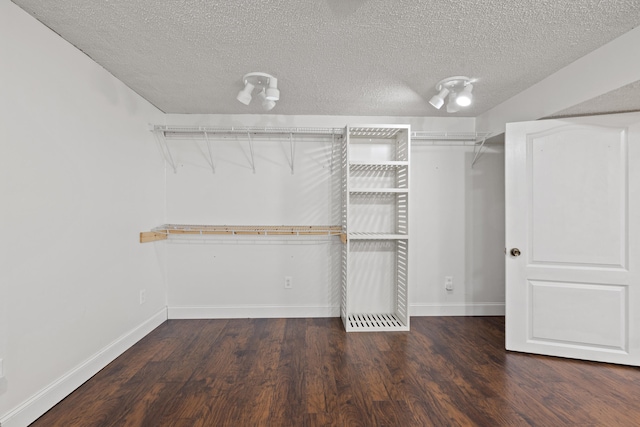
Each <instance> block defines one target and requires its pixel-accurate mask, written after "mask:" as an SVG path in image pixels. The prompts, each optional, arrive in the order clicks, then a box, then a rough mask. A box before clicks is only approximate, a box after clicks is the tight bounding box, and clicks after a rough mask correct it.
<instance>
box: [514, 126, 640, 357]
mask: <svg viewBox="0 0 640 427" xmlns="http://www.w3.org/2000/svg"><path fill="white" fill-rule="evenodd" d="M505 174H506V177H505V178H506V197H507V200H506V244H507V246H506V247H507V249H508V250H507V254H506V256H507V259H506V278H507V289H506V315H507V316H506V347H507V349H509V350H514V351H524V352H531V353H539V354H548V355H553V356H562V357H572V358H579V359H588V360H598V361H604V362H613V363H623V364H630V365H640V337H639V334H640V293H639V291H640V283H639V280H640V275H639V272H638V269H639V268H640V114H637V113H632V114H616V115H608V116H594V117H582V118H574V119H562V120H544V121H537V122H523V123H512V124H509V125H507V135H506V165H505ZM514 247H517V248H519V250H520V252H521V255H520V256H513V255H511V253H510V249H511V248H514Z"/></svg>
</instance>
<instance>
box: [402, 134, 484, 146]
mask: <svg viewBox="0 0 640 427" xmlns="http://www.w3.org/2000/svg"><path fill="white" fill-rule="evenodd" d="M489 135H490V134H489V132H435V131H414V132H411V141H412V142H413V141H443V142H444V141H457V142H472V143H474V144H477V143H480V142H482V140H484V139H485V138H487V137H488V136H489Z"/></svg>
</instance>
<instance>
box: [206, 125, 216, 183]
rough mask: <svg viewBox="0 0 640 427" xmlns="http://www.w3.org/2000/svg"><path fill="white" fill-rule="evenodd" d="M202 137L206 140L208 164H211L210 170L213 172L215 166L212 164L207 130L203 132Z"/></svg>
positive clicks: (214, 171)
mask: <svg viewBox="0 0 640 427" xmlns="http://www.w3.org/2000/svg"><path fill="white" fill-rule="evenodd" d="M204 139H205V140H206V141H207V150H208V151H209V166H211V171H212V172H213V173H214V174H215V173H216V167H215V166H214V164H213V154H212V153H211V142H210V141H209V134H208V133H207V131H205V132H204Z"/></svg>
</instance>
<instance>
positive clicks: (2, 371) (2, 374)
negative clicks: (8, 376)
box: [0, 359, 4, 378]
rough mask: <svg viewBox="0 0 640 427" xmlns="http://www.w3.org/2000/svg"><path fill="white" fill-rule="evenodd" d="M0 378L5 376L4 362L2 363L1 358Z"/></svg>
mask: <svg viewBox="0 0 640 427" xmlns="http://www.w3.org/2000/svg"><path fill="white" fill-rule="evenodd" d="M0 378H4V364H3V363H2V359H0Z"/></svg>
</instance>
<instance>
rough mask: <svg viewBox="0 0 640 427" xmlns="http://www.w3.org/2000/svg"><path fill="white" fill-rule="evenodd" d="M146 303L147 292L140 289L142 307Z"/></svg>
mask: <svg viewBox="0 0 640 427" xmlns="http://www.w3.org/2000/svg"><path fill="white" fill-rule="evenodd" d="M145 302H147V290H146V289H140V305H142V304H144V303H145Z"/></svg>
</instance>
